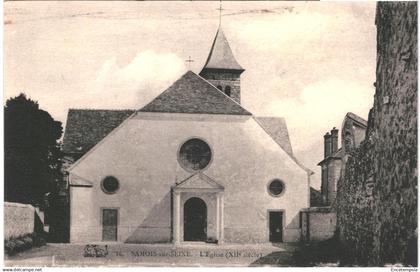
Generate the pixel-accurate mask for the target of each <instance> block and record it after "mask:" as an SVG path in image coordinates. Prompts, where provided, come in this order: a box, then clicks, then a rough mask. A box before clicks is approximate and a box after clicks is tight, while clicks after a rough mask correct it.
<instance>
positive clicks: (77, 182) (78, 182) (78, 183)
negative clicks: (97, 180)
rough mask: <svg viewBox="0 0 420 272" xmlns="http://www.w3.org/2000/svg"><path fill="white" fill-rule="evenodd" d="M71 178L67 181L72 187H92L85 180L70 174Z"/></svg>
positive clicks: (90, 183) (89, 182) (91, 184)
mask: <svg viewBox="0 0 420 272" xmlns="http://www.w3.org/2000/svg"><path fill="white" fill-rule="evenodd" d="M72 175H73V176H72V178H71V179H70V181H69V185H70V186H72V187H93V183H92V182H91V181H89V180H87V179H84V178H82V177H80V176H77V175H75V174H72Z"/></svg>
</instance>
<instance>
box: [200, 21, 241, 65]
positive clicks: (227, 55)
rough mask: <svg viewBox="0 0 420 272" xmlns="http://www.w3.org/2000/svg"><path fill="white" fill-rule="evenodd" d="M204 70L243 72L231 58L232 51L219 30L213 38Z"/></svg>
mask: <svg viewBox="0 0 420 272" xmlns="http://www.w3.org/2000/svg"><path fill="white" fill-rule="evenodd" d="M204 69H227V70H238V71H243V70H244V69H243V68H242V67H241V66H240V65H239V63H238V62H237V61H236V59H235V57H234V56H233V53H232V50H231V49H230V46H229V43H228V41H227V39H226V36H225V34H224V33H223V30H222V29H221V28H219V29H218V30H217V33H216V36H215V37H214V41H213V44H212V46H211V49H210V53H209V56H208V57H207V61H206V64H205V65H204V68H203V70H204Z"/></svg>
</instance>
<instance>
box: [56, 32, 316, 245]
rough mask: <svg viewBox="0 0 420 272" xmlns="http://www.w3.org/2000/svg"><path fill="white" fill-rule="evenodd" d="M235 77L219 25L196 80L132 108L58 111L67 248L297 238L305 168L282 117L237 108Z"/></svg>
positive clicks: (306, 192)
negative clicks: (61, 115)
mask: <svg viewBox="0 0 420 272" xmlns="http://www.w3.org/2000/svg"><path fill="white" fill-rule="evenodd" d="M244 71H245V70H244V69H243V68H242V67H241V66H240V65H239V63H238V62H237V60H236V59H235V57H234V55H233V53H232V50H231V48H230V46H229V44H228V41H227V39H226V37H225V35H224V33H223V31H222V29H221V28H219V30H218V31H217V33H216V36H215V39H214V41H213V44H212V47H211V50H210V53H209V55H208V58H207V61H206V63H205V65H204V68H203V69H202V70H201V72H200V73H199V74H196V73H194V72H192V71H187V72H186V73H185V74H184V75H183V76H181V77H180V78H179V79H178V80H177V81H175V82H174V83H173V84H172V85H171V86H169V87H168V88H167V89H166V90H165V91H164V92H162V93H161V94H160V95H158V96H157V97H156V98H155V99H153V100H152V101H151V102H150V103H148V104H147V105H145V106H144V107H143V108H141V109H136V110H92V109H70V110H69V112H68V117H67V124H66V129H65V135H64V143H63V151H64V152H65V154H66V159H67V164H68V168H67V173H68V184H69V194H70V242H72V243H79V242H80V243H89V242H92V243H93V242H99V241H116V242H120V243H165V242H166V243H174V244H180V243H181V244H182V243H185V242H191V241H195V242H208V243H217V244H222V243H268V242H294V241H299V240H300V239H301V212H300V211H301V210H302V209H304V208H308V207H309V205H310V204H309V203H310V199H309V198H310V186H309V182H310V179H309V177H310V175H311V174H312V171H310V170H309V169H307V168H306V167H304V166H303V165H302V164H301V163H300V162H299V161H298V160H297V159H296V158H295V156H294V154H293V150H292V146H291V143H290V139H289V134H288V131H287V127H286V122H285V120H284V118H280V117H258V116H255V115H253V114H252V113H251V112H249V111H248V110H246V109H245V108H244V107H243V106H242V105H241V96H242V94H241V84H240V83H241V81H240V77H241V74H242V73H243V72H244ZM251 72H252V71H251Z"/></svg>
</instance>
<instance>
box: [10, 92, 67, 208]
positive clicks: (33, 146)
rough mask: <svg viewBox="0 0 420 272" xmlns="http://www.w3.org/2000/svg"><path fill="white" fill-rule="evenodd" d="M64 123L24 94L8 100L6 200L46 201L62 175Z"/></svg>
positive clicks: (39, 202)
mask: <svg viewBox="0 0 420 272" xmlns="http://www.w3.org/2000/svg"><path fill="white" fill-rule="evenodd" d="M62 133H63V129H62V126H61V122H59V121H55V120H54V119H53V118H52V117H51V116H50V114H49V113H48V112H46V111H44V110H42V109H40V108H39V105H38V103H37V102H36V101H33V100H31V99H28V98H27V97H26V95H25V94H23V93H22V94H20V95H19V96H17V97H14V98H11V99H9V100H7V101H6V106H5V107H4V153H5V177H4V181H5V200H6V201H11V202H20V203H28V204H39V205H42V203H43V196H44V194H45V193H46V192H49V191H53V190H54V189H55V187H56V184H57V182H59V181H61V180H62V176H61V171H60V170H61V162H60V157H61V151H60V145H59V142H58V140H59V139H60V137H61V135H62Z"/></svg>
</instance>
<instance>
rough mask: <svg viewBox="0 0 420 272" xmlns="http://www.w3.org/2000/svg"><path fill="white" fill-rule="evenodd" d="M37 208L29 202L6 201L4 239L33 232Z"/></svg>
mask: <svg viewBox="0 0 420 272" xmlns="http://www.w3.org/2000/svg"><path fill="white" fill-rule="evenodd" d="M34 229H35V208H34V207H32V206H31V205H28V204H20V203H13V202H5V203H4V239H5V240H7V239H9V238H10V237H18V236H21V235H25V234H28V233H33V232H34Z"/></svg>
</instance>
